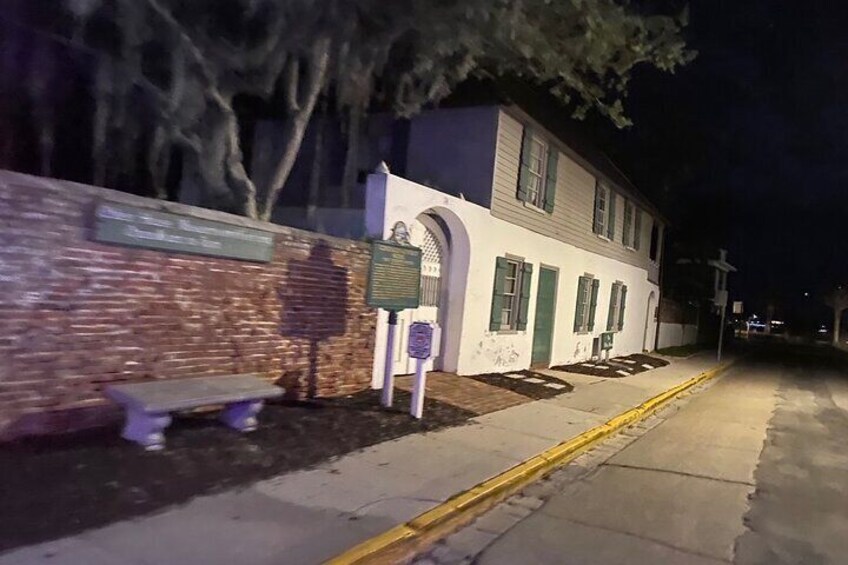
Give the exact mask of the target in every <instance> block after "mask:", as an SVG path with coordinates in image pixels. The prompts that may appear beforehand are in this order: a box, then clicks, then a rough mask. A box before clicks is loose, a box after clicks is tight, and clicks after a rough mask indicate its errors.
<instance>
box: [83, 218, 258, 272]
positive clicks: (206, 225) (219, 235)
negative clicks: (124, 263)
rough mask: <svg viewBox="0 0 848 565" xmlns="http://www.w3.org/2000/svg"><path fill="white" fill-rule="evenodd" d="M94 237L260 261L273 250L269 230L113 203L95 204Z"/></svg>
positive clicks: (136, 244)
mask: <svg viewBox="0 0 848 565" xmlns="http://www.w3.org/2000/svg"><path fill="white" fill-rule="evenodd" d="M94 240H95V241H102V242H105V243H116V244H119V245H127V246H131V247H145V248H147V249H157V250H161V251H172V252H176V253H192V254H195V255H209V256H212V257H227V258H230V259H241V260H244V261H258V262H263V263H267V262H269V261H270V260H271V258H272V256H273V254H274V234H272V233H270V232H266V231H262V230H257V229H252V228H243V227H240V226H233V225H230V224H225V223H223V222H214V221H211V220H200V219H198V218H192V217H190V216H181V215H179V214H171V213H169V212H158V211H154V210H148V209H146V208H135V207H132V206H124V205H120V204H112V203H101V204H99V205H98V206H97V210H96V212H95V226H94Z"/></svg>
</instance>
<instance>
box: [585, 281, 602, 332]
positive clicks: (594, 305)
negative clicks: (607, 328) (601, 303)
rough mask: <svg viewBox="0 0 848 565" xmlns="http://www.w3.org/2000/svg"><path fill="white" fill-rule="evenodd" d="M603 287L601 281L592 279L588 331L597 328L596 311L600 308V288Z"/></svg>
mask: <svg viewBox="0 0 848 565" xmlns="http://www.w3.org/2000/svg"><path fill="white" fill-rule="evenodd" d="M600 287H601V281H599V280H598V279H592V296H591V298H590V302H589V320H588V322H587V325H586V329H587V330H588V331H590V332H591V331H594V329H595V312H596V311H597V310H598V290H599V289H600Z"/></svg>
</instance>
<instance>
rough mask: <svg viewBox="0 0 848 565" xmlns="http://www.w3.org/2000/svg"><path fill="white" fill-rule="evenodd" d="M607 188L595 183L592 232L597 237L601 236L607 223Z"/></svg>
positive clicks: (598, 182)
mask: <svg viewBox="0 0 848 565" xmlns="http://www.w3.org/2000/svg"><path fill="white" fill-rule="evenodd" d="M607 198H608V191H607V187H605V186H604V185H603V184H601V182H600V181H597V182H596V183H595V219H594V222H593V226H592V231H594V232H595V233H596V234H598V235H603V233H604V227H605V226H606V221H607V210H608V205H607Z"/></svg>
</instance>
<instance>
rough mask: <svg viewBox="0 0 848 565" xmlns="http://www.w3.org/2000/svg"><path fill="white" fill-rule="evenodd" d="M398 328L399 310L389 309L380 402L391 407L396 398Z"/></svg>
mask: <svg viewBox="0 0 848 565" xmlns="http://www.w3.org/2000/svg"><path fill="white" fill-rule="evenodd" d="M396 329H397V310H389V327H388V331H387V333H386V366H385V368H384V369H383V392H382V395H381V397H380V404H382V405H383V406H386V407H389V406H391V405H392V402H393V400H394V391H395V364H394V356H395V330H396Z"/></svg>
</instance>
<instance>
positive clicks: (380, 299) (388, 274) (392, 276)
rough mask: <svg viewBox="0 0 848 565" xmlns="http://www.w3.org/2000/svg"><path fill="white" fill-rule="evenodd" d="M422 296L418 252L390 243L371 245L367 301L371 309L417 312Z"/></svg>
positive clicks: (417, 250) (410, 247)
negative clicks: (412, 309)
mask: <svg viewBox="0 0 848 565" xmlns="http://www.w3.org/2000/svg"><path fill="white" fill-rule="evenodd" d="M420 292H421V249H419V248H418V247H412V246H409V245H398V244H397V243H392V242H390V241H375V242H373V243H372V244H371V270H370V272H369V275H368V292H367V296H366V301H367V303H368V305H369V306H371V307H373V308H384V309H386V310H405V309H407V308H418V305H419V300H420Z"/></svg>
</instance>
